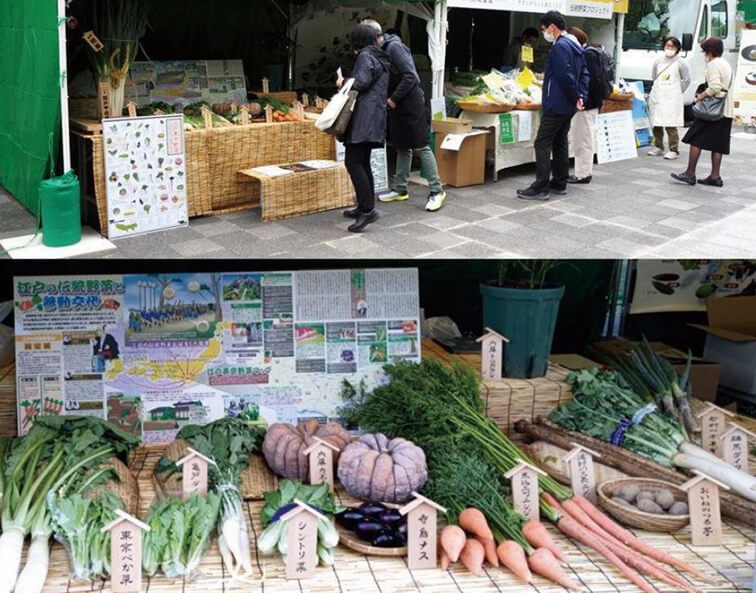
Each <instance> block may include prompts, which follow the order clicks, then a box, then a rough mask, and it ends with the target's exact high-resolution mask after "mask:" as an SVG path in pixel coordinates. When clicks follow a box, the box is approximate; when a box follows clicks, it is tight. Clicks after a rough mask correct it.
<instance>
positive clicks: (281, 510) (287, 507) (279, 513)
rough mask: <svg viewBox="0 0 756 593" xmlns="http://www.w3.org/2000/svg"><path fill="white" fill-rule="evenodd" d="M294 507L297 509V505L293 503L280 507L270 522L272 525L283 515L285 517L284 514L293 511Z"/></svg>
mask: <svg viewBox="0 0 756 593" xmlns="http://www.w3.org/2000/svg"><path fill="white" fill-rule="evenodd" d="M296 507H297V503H295V502H292V503H291V504H285V505H283V506H282V507H280V508H279V509H278V510H277V511H276V512H275V514H274V515H273V517H272V518H271V520H270V522H271V523H274V522H276V521H278V520H279V519H280V518H281V517H282V516H283V515H285V514H286V513H288V512H289V511H290V510H292V509H295V508H296Z"/></svg>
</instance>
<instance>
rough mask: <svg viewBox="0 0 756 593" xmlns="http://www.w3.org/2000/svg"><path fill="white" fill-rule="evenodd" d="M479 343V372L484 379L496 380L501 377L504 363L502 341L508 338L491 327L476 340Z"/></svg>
mask: <svg viewBox="0 0 756 593" xmlns="http://www.w3.org/2000/svg"><path fill="white" fill-rule="evenodd" d="M476 341H477V342H478V343H479V344H480V373H481V375H482V376H483V380H484V381H498V380H499V379H501V378H502V375H503V373H502V371H503V365H504V343H505V342H506V343H507V344H508V343H509V340H508V339H507V338H506V337H504V336H502V335H501V334H500V333H498V332H495V331H494V330H492V329H491V328H489V327H487V328H486V333H484V334H483V335H482V336H480V337H479V338H478V339H477V340H476Z"/></svg>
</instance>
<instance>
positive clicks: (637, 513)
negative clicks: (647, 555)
mask: <svg viewBox="0 0 756 593" xmlns="http://www.w3.org/2000/svg"><path fill="white" fill-rule="evenodd" d="M628 484H635V485H636V486H638V487H639V488H640V489H641V491H643V490H648V491H649V492H653V493H654V494H656V493H657V492H659V491H660V490H662V489H664V490H669V491H670V492H671V493H672V496H674V498H675V501H676V502H677V501H679V502H687V501H688V496H687V494H685V493H684V492H683V491H682V490H680V489H679V488H678V487H677V486H676V485H675V484H672V483H670V482H665V481H663V480H651V479H648V478H622V479H619V480H610V481H609V482H604V483H603V484H599V485H598V486H597V487H596V493H597V494H598V499H599V505H600V506H601V507H602V508H603V509H604V510H606V511H607V512H608V513H609V514H610V515H612V516H613V517H614V518H615V519H617V520H618V521H620V522H621V523H624V524H625V525H630V526H631V527H637V528H638V529H645V530H646V531H661V532H665V533H674V532H675V531H680V530H681V529H683V528H684V527H685V526H686V525H687V524H688V523H689V522H690V515H687V514H685V515H661V514H656V513H646V512H644V511H641V510H638V509H636V508H633V507H630V506H625V505H623V504H621V503H618V502H615V501H613V500H612V497H613V496H614V495H615V494H616V493H617V492H619V490H620V489H621V488H622V487H623V486H625V485H628Z"/></svg>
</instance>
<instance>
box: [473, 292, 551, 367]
mask: <svg viewBox="0 0 756 593" xmlns="http://www.w3.org/2000/svg"><path fill="white" fill-rule="evenodd" d="M480 293H481V295H483V325H484V327H490V328H491V329H493V330H494V331H497V332H499V333H500V334H502V335H503V336H506V337H507V338H508V339H509V343H508V344H506V345H505V346H504V373H505V374H506V376H507V377H515V378H518V379H529V378H531V377H542V376H543V375H545V374H546V369H547V367H548V362H549V354H550V353H551V343H552V341H553V339H554V330H555V328H556V322H557V315H558V313H559V302H560V301H561V299H562V295H563V294H564V286H560V287H557V288H543V289H526V288H500V287H498V286H487V285H485V284H481V285H480Z"/></svg>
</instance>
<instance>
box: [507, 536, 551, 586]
mask: <svg viewBox="0 0 756 593" xmlns="http://www.w3.org/2000/svg"><path fill="white" fill-rule="evenodd" d="M544 549H545V548H544ZM496 554H498V556H499V560H501V563H502V564H503V565H504V566H506V567H507V568H508V569H509V570H511V571H512V573H513V574H514V575H515V576H516V577H517V578H518V579H520V580H521V581H523V582H525V583H530V582H532V581H533V575H532V574H531V573H530V568H528V559H527V557H526V556H525V550H523V549H522V546H521V545H520V544H518V543H517V542H516V541H514V540H511V539H508V540H504V541H503V542H501V543H500V544H499V547H498V548H496Z"/></svg>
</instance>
